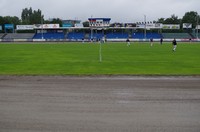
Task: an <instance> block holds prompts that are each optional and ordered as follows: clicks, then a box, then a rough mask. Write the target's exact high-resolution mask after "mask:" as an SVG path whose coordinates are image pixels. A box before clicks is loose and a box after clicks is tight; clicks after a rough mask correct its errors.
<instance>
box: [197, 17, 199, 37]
mask: <svg viewBox="0 0 200 132" xmlns="http://www.w3.org/2000/svg"><path fill="white" fill-rule="evenodd" d="M196 28H197V34H196V37H197V40H199V15H198V14H197V26H196Z"/></svg>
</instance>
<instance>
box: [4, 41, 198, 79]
mask: <svg viewBox="0 0 200 132" xmlns="http://www.w3.org/2000/svg"><path fill="white" fill-rule="evenodd" d="M99 49H100V45H99V44H98V43H84V44H82V43H51V44H47V43H29V44H8V43H5V44H0V75H200V44H199V43H192V44H190V43H182V42H178V47H177V51H176V52H172V44H171V43H163V45H160V44H159V43H154V45H153V47H151V46H150V44H149V43H143V42H141V43H136V42H135V43H131V46H130V47H127V46H126V43H125V42H124V43H106V44H102V62H99Z"/></svg>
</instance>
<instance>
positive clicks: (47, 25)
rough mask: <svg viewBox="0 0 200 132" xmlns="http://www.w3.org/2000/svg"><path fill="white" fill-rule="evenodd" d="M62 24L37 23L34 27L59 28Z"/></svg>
mask: <svg viewBox="0 0 200 132" xmlns="http://www.w3.org/2000/svg"><path fill="white" fill-rule="evenodd" d="M59 27H60V25H59V24H43V25H42V24H35V25H34V28H36V29H42V28H44V29H54V28H59Z"/></svg>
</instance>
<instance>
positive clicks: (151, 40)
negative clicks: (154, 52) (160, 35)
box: [150, 38, 153, 46]
mask: <svg viewBox="0 0 200 132" xmlns="http://www.w3.org/2000/svg"><path fill="white" fill-rule="evenodd" d="M150 42H151V46H153V38H151V39H150Z"/></svg>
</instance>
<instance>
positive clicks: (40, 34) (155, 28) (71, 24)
mask: <svg viewBox="0 0 200 132" xmlns="http://www.w3.org/2000/svg"><path fill="white" fill-rule="evenodd" d="M110 20H111V18H88V21H89V27H84V26H83V24H81V21H79V20H63V23H62V26H60V25H59V24H57V23H55V24H34V25H13V24H5V25H4V29H5V31H7V30H9V31H11V32H12V33H1V34H0V41H2V42H15V41H24V42H34V41H62V42H63V41H66V42H70V41H83V40H84V41H91V40H94V41H96V40H99V39H101V38H103V37H105V38H106V40H107V41H125V40H126V39H127V38H129V39H130V40H131V41H149V39H151V38H152V39H154V40H155V41H159V40H160V39H161V38H162V39H163V40H164V41H171V40H172V39H173V38H176V39H177V41H199V40H198V38H199V34H198V30H199V29H198V27H200V26H197V27H196V29H194V30H193V32H189V31H188V30H191V29H192V24H191V23H183V25H179V24H162V23H152V22H146V21H144V22H140V23H112V24H110ZM14 27H16V29H15V28H14ZM181 27H182V29H184V30H185V32H181V33H180V32H178V30H180V28H181ZM27 30H28V31H32V32H35V33H23V32H26V31H27ZM176 30H177V32H176ZM19 31H20V33H17V32H19ZM171 31H173V32H171Z"/></svg>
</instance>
